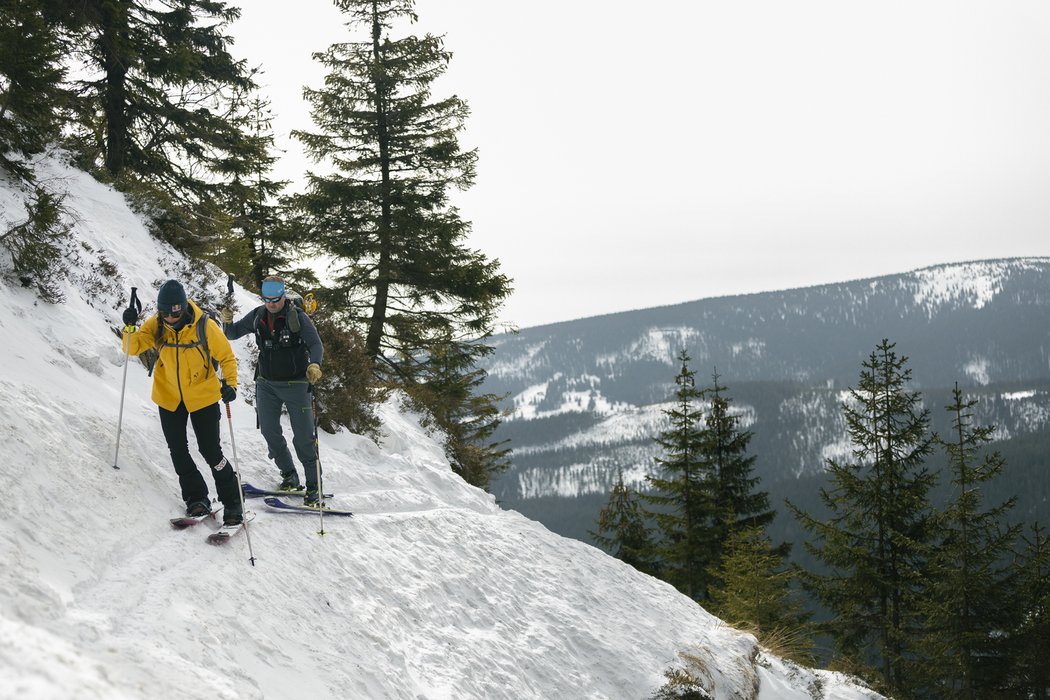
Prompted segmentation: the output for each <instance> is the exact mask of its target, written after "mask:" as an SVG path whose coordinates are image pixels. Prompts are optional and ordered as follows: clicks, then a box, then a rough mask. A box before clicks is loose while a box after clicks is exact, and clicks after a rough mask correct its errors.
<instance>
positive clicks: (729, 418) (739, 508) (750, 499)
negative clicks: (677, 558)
mask: <svg viewBox="0 0 1050 700" xmlns="http://www.w3.org/2000/svg"><path fill="white" fill-rule="evenodd" d="M725 392H726V387H724V386H722V385H720V384H719V382H718V373H717V372H716V373H715V374H714V375H713V376H712V383H711V386H709V387H707V388H706V389H705V390H704V395H705V396H707V397H709V398H710V401H711V408H710V410H709V411H708V414H707V417H706V418H705V419H704V428H703V430H702V431H701V433H700V450H701V454H702V455H703V460H704V463H705V467H704V470H705V471H706V472H707V473H709V474H710V475H711V477H712V478H711V479H710V481H709V482H708V484H709V488H710V491H711V505H712V511H711V518H712V520H713V526H714V531H713V535H714V540H713V542H712V552H711V559H712V562H714V563H715V565H716V566H717V563H718V561H719V560H720V559H721V556H722V547H723V546H724V544H725V542H726V541H727V540H728V539H729V538H730V537H731V536H732V535H733V533H735V532H737V531H739V530H741V529H744V528H752V527H760V528H765V527H766V526H767V525H768V524H769V523H771V522H772V521H773V518H774V516H775V515H776V512H775V511H773V510H772V509H771V508H770V506H769V494H768V493H767V492H765V491H759V490H757V487H758V484H759V481H760V479H759V478H758V477H756V476H753V472H754V465H755V459H756V457H755V456H754V455H750V456H749V455H748V454H747V449H748V445H749V444H750V443H751V438H752V436H753V434H752V433H751V431H749V430H741V429H740V417H739V416H737V415H733V414H732V413H731V412H730V410H729V407H730V403H731V402H732V399H730V398H729V396H728V395H726V393H725Z"/></svg>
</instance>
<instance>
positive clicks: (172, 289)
mask: <svg viewBox="0 0 1050 700" xmlns="http://www.w3.org/2000/svg"><path fill="white" fill-rule="evenodd" d="M185 310H186V290H185V289H183V288H182V285H181V284H179V282H178V280H168V281H167V282H165V283H164V284H162V285H160V292H159V293H158V294H157V311H159V312H160V313H162V314H171V315H175V314H181V313H182V312H183V311H185Z"/></svg>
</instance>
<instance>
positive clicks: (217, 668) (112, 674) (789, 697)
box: [0, 158, 881, 700]
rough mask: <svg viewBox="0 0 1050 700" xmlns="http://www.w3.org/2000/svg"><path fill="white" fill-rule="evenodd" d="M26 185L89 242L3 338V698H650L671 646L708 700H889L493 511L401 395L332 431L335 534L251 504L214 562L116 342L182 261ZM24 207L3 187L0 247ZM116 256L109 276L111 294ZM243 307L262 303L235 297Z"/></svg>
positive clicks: (11, 299) (82, 190)
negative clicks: (242, 528) (351, 427)
mask: <svg viewBox="0 0 1050 700" xmlns="http://www.w3.org/2000/svg"><path fill="white" fill-rule="evenodd" d="M37 176H38V177H39V178H40V179H41V181H43V182H45V183H47V185H48V187H49V188H52V189H54V190H55V191H56V192H58V193H62V194H66V195H68V196H67V197H66V198H65V199H64V201H63V207H64V209H65V211H66V212H67V217H66V221H67V223H69V224H70V225H71V228H72V235H73V237H74V239H75V240H74V243H73V250H74V253H73V254H71V255H70V256H68V259H67V263H68V265H69V266H70V272H71V273H72V275H71V278H70V279H65V280H62V281H61V282H59V283H58V287H59V289H60V291H61V292H62V293H63V294H64V295H65V298H66V302H65V303H62V304H45V303H42V302H40V301H39V299H37V297H36V296H35V295H34V294H33V292H32V291H31V290H28V289H24V288H22V287H21V286H20V285H19V284H18V282H17V281H12V280H10V279H8V278H7V277H4V276H0V307H2V308H3V309H4V310H5V313H4V314H2V315H0V329H3V330H5V331H7V332H8V333H9V334H11V335H12V336H14V337H15V338H16V340H15V342H8V343H3V344H2V345H0V396H3V401H0V425H3V426H4V433H3V438H4V439H2V440H0V483H3V484H4V495H5V512H4V517H3V518H2V519H0V561H2V562H3V563H4V566H2V567H0V591H3V598H2V602H0V698H32V699H34V700H50V699H59V698H62V699H65V698H77V700H153V699H154V698H178V697H184V696H186V695H191V696H194V697H196V696H200V697H208V698H215V699H216V700H235V699H241V698H243V699H246V700H247V699H249V698H250V699H252V700H261V699H262V698H271V699H273V698H315V699H317V700H326V699H327V698H333V699H335V698H339V699H342V698H377V699H378V698H383V699H389V700H407V699H409V698H411V699H412V700H452V699H455V700H461V699H466V700H470V699H474V698H477V699H482V698H484V699H486V700H487V699H489V698H514V699H515V700H541V699H542V700H546V699H548V698H569V697H586V698H589V699H591V700H619V699H620V698H641V697H648V696H649V695H650V694H651V693H652V691H653V690H655V688H656V687H657V686H659V685H660V684H661V683H662V682H663V680H664V679H663V676H662V674H663V671H664V670H665V669H667V668H668V667H670V666H672V665H677V654H678V652H683V651H684V652H689V653H692V654H694V655H696V656H697V657H698V658H699V659H700V660H701V664H702V666H703V669H704V672H705V674H706V675H707V676H708V678H709V680H710V686H711V692H712V695H713V696H714V697H716V698H730V697H744V696H748V697H750V696H751V695H752V694H753V690H754V688H755V684H756V683H757V684H758V686H759V689H758V693H757V700H808V699H809V698H811V697H812V696H811V693H810V690H811V688H812V687H815V686H818V685H819V686H820V687H822V688H823V691H824V696H823V697H825V698H827V700H878V698H880V697H881V696H878V695H876V694H875V693H873V692H871V691H868V690H866V689H864V688H862V687H860V686H858V685H856V684H854V683H852V682H850V681H849V680H848V679H846V678H844V677H842V676H841V675H839V674H836V673H829V672H823V671H819V672H818V671H810V670H806V669H800V668H798V667H795V666H788V665H786V664H784V663H783V662H781V661H780V660H779V659H777V658H775V657H771V656H769V655H768V654H765V653H763V654H761V655H760V656H758V657H757V658H756V657H755V656H754V655H753V652H755V651H756V650H755V648H754V646H755V640H754V638H753V637H751V636H750V635H745V634H742V633H740V632H737V631H736V630H734V629H733V628H731V627H729V626H728V625H726V624H725V623H724V622H722V621H721V620H718V619H717V618H715V617H713V616H711V615H710V614H708V613H707V612H706V611H704V610H703V609H702V608H701V607H700V606H698V605H696V604H695V603H694V602H692V601H691V600H690V599H689V598H687V597H686V596H683V595H681V594H680V593H678V592H677V591H675V590H674V588H672V587H671V586H670V585H668V584H666V583H663V582H661V581H658V580H657V579H655V578H652V577H650V576H646V575H643V574H640V573H638V572H636V571H635V570H634V569H632V568H631V567H629V566H627V565H626V564H623V563H622V562H620V561H617V560H615V559H613V558H612V557H609V556H607V555H605V554H603V553H602V552H601V551H599V550H598V549H596V548H594V547H591V546H588V545H586V544H583V543H581V542H577V541H575V540H570V539H566V538H563V537H560V536H558V535H556V534H554V533H552V532H550V531H549V530H547V529H546V528H545V527H543V526H542V525H540V524H539V523H536V522H533V521H531V520H527V519H526V518H524V517H523V516H521V515H519V514H518V513H514V512H512V511H504V510H501V509H500V508H499V507H498V506H497V505H496V503H495V501H494V499H493V497H492V495H491V494H487V493H485V492H483V491H481V490H480V489H476V488H474V487H472V486H469V485H467V484H466V483H465V482H464V481H462V480H461V479H460V478H459V477H457V476H456V475H455V474H454V473H453V472H452V469H451V468H450V467H449V464H448V460H447V458H446V457H445V456H444V450H443V448H442V446H441V444H440V443H439V442H438V441H436V440H435V438H434V437H433V436H431V435H430V434H429V431H426V430H424V429H423V428H422V427H420V426H419V424H418V422H417V421H416V420H415V419H414V418H412V416H411V415H406V414H404V413H402V412H401V410H400V409H399V405H400V402H399V401H398V400H397V399H396V398H394V399H391V401H389V402H388V403H386V404H385V405H384V406H382V407H381V409H380V415H381V419H382V425H383V432H384V434H385V437H384V440H383V444H382V446H376V445H375V444H373V443H372V442H370V441H369V440H367V439H366V438H363V437H361V436H358V435H353V434H351V433H349V432H347V431H345V430H343V431H340V432H339V433H336V434H328V433H325V432H323V431H322V432H321V434H320V436H319V440H320V454H321V458H322V460H323V465H324V479H325V482H324V484H325V487H326V489H327V490H330V491H332V492H334V493H335V497H334V498H333V499H332V501H331V502H332V504H333V506H338V507H342V508H349V509H351V510H353V511H354V513H355V516H354V517H353V518H352V519H351V518H335V517H331V516H329V517H326V518H325V519H324V523H323V526H324V529H325V532H326V533H327V534H326V535H325V536H324V537H319V536H318V535H317V534H316V533H317V531H318V528H319V526H320V525H321V523H319V520H318V518H317V517H316V516H315V515H313V514H308V515H301V514H298V513H287V512H285V513H280V512H273V511H271V510H269V509H268V508H267V507H266V506H265V505H262V504H260V503H258V502H257V501H249V502H248V516H249V518H250V519H249V529H248V531H247V535H250V540H251V552H252V553H253V554H254V557H255V559H256V565H255V566H254V567H253V566H251V565H250V564H249V562H248V557H249V550H248V546H249V541H248V537H247V536H246V534H240V535H238V536H237V537H236V538H235V539H233V540H231V541H230V542H228V543H227V544H225V545H223V546H221V547H212V546H209V545H207V544H205V541H204V540H205V536H206V534H209V533H210V532H211V531H212V529H213V528H214V527H215V526H214V525H213V524H207V523H205V524H201V525H198V526H197V527H194V528H191V529H189V530H186V531H183V532H176V531H173V530H172V529H171V528H170V527H169V525H168V522H167V520H168V518H170V517H173V516H177V515H181V514H182V510H183V504H182V501H181V498H180V497H179V488H178V479H177V477H176V475H175V472H174V469H173V468H172V466H171V459H170V457H169V455H168V451H167V449H166V448H165V447H164V443H163V438H162V437H161V430H160V423H159V421H158V419H157V408H156V406H155V405H154V404H153V402H152V401H151V400H150V398H149V397H150V385H151V381H152V380H151V378H150V377H148V376H147V374H146V370H145V368H144V367H143V366H142V365H141V364H140V363H139V362H138V361H137V360H136V359H134V358H132V360H131V361H130V363H128V364H127V365H125V357H124V355H123V354H122V353H121V352H120V341H119V339H118V338H117V337H115V336H114V335H113V333H112V330H113V328H114V327H116V326H118V325H119V324H120V321H119V316H120V309H121V308H122V307H123V305H124V304H126V303H127V302H126V299H127V293H128V287H129V286H132V285H134V286H137V287H138V288H139V290H140V292H141V295H142V300H143V302H144V306H145V308H146V310H147V312H148V311H150V310H152V308H153V304H154V303H155V300H156V290H157V284H156V281H157V280H158V279H163V278H164V277H165V276H167V275H168V274H171V270H173V269H186V268H187V267H188V265H189V262H188V261H187V260H186V259H185V258H184V257H183V256H182V255H181V254H179V253H177V252H176V251H174V250H172V248H171V247H170V246H168V245H166V244H163V243H161V242H160V241H158V240H156V239H154V238H152V237H151V236H150V235H149V233H148V231H147V229H146V227H145V226H144V224H143V222H142V220H141V218H140V217H139V216H138V215H136V214H135V213H133V212H132V211H131V210H130V209H128V207H127V202H126V200H125V198H124V197H123V196H122V195H121V194H119V193H118V192H116V191H114V190H113V189H112V188H111V187H108V186H105V185H101V184H99V183H97V182H95V181H94V180H92V179H91V177H90V176H88V175H87V174H85V173H82V172H78V171H76V170H74V169H72V168H71V167H70V166H69V165H67V164H64V163H63V162H62V159H61V158H58V159H47V158H44V159H43V162H42V163H41V164H40V165H39V167H38V169H37ZM25 198H26V193H25V192H24V191H23V190H21V189H19V188H16V187H12V186H11V185H10V184H9V183H6V182H5V181H3V180H2V179H0V230H6V228H7V227H9V226H11V225H12V224H13V223H15V222H17V221H20V220H22V219H23V217H24V216H25V207H24V202H25ZM103 260H105V261H108V263H109V264H111V265H112V266H113V267H114V268H115V270H116V272H115V273H114V274H111V275H107V276H106V278H105V279H100V278H99V274H98V269H99V267H98V266H99V264H100V263H101V262H102V261H103ZM158 260H159V261H163V262H165V263H166V264H168V265H170V268H169V269H168V270H162V269H160V268H159V267H158V263H157V261H158ZM189 291H190V294H191V297H194V296H196V295H197V294H196V293H197V292H198V291H199V290H196V289H194V288H193V287H192V286H191V287H190V288H189ZM236 300H237V302H238V303H239V304H240V305H241V307H240V308H242V309H243V308H247V307H248V306H249V305H254V304H257V303H258V299H257V297H255V296H254V295H251V294H249V293H247V292H246V291H244V290H243V289H237V291H236ZM252 345H253V343H251V342H250V341H245V340H241V341H235V342H234V343H233V347H234V351H235V352H236V354H237V356H238V361H239V364H240V368H241V371H240V378H241V382H242V383H241V385H240V386H239V389H240V391H239V392H238V394H239V395H238V398H237V400H236V401H234V402H233V403H232V404H231V408H230V411H231V412H230V413H229V414H228V416H229V418H228V420H227V419H224V420H223V421H222V422H223V425H222V429H221V439H222V443H223V450H224V453H225V454H226V456H227V457H232V458H234V460H235V463H236V465H237V467H238V469H239V471H240V474H241V476H242V477H243V479H244V480H245V481H248V482H250V483H253V484H255V485H257V486H274V485H276V483H277V479H278V473H277V469H276V467H274V465H273V463H272V462H271V461H270V460H269V459H268V458H267V456H266V455H267V450H266V445H265V443H264V442H263V440H262V438H261V437H260V436H259V432H258V430H257V429H256V427H255V413H254V412H253V411H252V409H251V406H250V405H248V404H247V403H246V402H245V400H244V399H245V396H246V395H248V394H249V393H250V391H251V389H250V388H249V386H250V385H251V383H252V382H251V381H250V378H249V377H245V374H247V372H246V371H245V368H246V367H247V366H248V364H249V363H248V360H249V357H250V355H251V353H252V350H251V347H252ZM125 368H126V369H125ZM246 385H249V386H246ZM122 388H123V389H124V391H123V393H122ZM121 407H122V409H123V412H122V413H121V412H120V408H121ZM118 415H120V416H121V433H120V451H119V466H120V469H119V470H115V469H113V468H112V465H113V462H114V459H115V456H116V454H117V453H116V449H115V445H116V428H117V422H118ZM287 427H288V426H287V423H286V424H285V429H286V433H285V434H286V435H288V434H289V433H288V432H287ZM230 429H233V430H234V431H235V434H236V446H234V445H233V443H232V442H231V440H230V437H231V436H230ZM191 445H194V447H192V448H191V454H192V455H193V457H194V459H195V460H196V462H197V465H198V466H200V467H203V465H202V462H201V460H200V457H199V455H197V454H196V447H195V442H194V441H193V440H192V439H191ZM300 469H301V467H300ZM205 471H206V469H205ZM205 479H206V481H207V482H208V485H209V489H210V491H211V494H212V495H214V489H212V480H211V478H210V477H208V476H206V477H205ZM523 553H527V555H523ZM756 678H757V680H756ZM187 689H189V691H188V692H187Z"/></svg>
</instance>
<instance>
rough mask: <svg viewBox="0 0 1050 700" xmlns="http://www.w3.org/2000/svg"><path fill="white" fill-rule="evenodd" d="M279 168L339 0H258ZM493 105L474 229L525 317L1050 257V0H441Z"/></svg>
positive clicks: (467, 198) (292, 157)
mask: <svg viewBox="0 0 1050 700" xmlns="http://www.w3.org/2000/svg"><path fill="white" fill-rule="evenodd" d="M243 4H244V5H245V7H244V9H243V13H242V18H241V20H239V21H238V22H237V23H236V25H234V27H233V33H234V36H235V38H236V44H235V46H234V47H233V53H234V54H235V55H237V56H241V57H245V58H248V59H249V61H250V62H251V63H253V64H262V65H263V67H264V69H265V70H266V71H267V75H265V76H264V77H263V79H262V82H263V84H264V85H265V93H266V94H267V95H268V96H269V97H270V98H271V99H272V100H273V108H274V111H275V112H276V114H277V119H276V123H275V128H276V130H277V135H278V138H279V139H280V143H281V144H282V145H283V146H285V147H286V148H288V149H289V150H288V152H287V155H286V156H285V158H284V159H283V162H282V164H281V166H280V167H281V169H280V170H279V171H278V174H279V175H281V176H282V177H285V178H289V179H297V178H299V177H300V175H301V173H302V172H303V171H304V170H305V169H306V168H307V167H308V163H307V161H306V160H305V159H303V157H302V156H301V154H299V153H298V146H297V144H295V143H292V142H290V141H289V140H288V139H287V134H288V132H289V131H290V130H291V129H293V128H306V129H309V128H312V124H311V122H310V120H309V112H308V109H307V107H306V105H305V103H303V101H302V99H301V88H302V86H303V85H304V84H310V85H311V86H318V85H319V84H320V81H321V78H322V75H323V73H322V71H321V70H320V68H319V66H318V65H317V64H316V63H315V62H313V61H312V60H311V59H310V54H311V53H312V52H314V51H322V50H324V49H325V48H327V46H328V45H329V44H331V43H333V42H337V41H345V40H348V39H351V38H352V37H351V35H350V34H349V33H348V32H347V30H346V29H345V28H344V27H343V26H342V21H343V15H342V14H341V13H339V12H338V10H336V9H335V7H334V5H332V3H331V2H329V1H328V0H300V2H297V3H296V9H295V10H294V11H289V10H288V9H287V7H283V6H282V5H281V4H280V3H243ZM416 9H417V12H418V13H419V15H420V24H419V27H420V29H419V31H420V32H422V31H430V32H432V33H435V34H445V36H446V46H447V48H449V49H450V50H451V51H452V52H453V54H454V55H453V59H452V63H451V64H450V67H449V70H448V73H447V75H446V78H445V79H444V81H443V82H442V83H441V85H440V86H439V88H438V91H437V92H438V96H444V95H446V94H449V93H453V92H454V93H456V94H458V95H459V96H460V97H462V98H463V99H465V100H466V101H467V102H468V104H469V105H470V106H471V109H472V115H471V118H470V121H469V123H468V125H467V129H466V131H465V132H464V134H463V135H462V138H461V145H462V146H463V147H464V148H472V147H477V148H478V149H479V151H480V163H479V169H478V178H477V184H476V185H475V186H474V187H473V188H472V189H471V190H469V191H468V192H467V193H465V194H463V195H461V196H458V197H457V198H456V201H457V204H458V206H459V207H460V210H461V214H462V215H463V217H464V218H465V219H466V220H468V221H471V222H472V223H473V234H472V236H471V239H470V244H471V245H472V246H473V247H476V248H478V249H480V250H482V251H483V252H484V253H485V254H486V255H488V256H489V257H492V258H498V259H499V260H500V261H501V263H502V265H503V270H504V272H505V273H506V274H508V275H509V276H511V277H512V278H513V279H514V286H515V293H514V295H513V296H512V297H511V298H510V299H509V301H508V303H507V304H506V307H505V313H504V319H505V320H506V321H508V322H511V323H514V324H517V325H520V326H532V325H538V324H542V323H547V322H553V321H559V320H568V319H573V318H580V317H585V316H591V315H596V314H602V313H609V312H615V311H623V310H628V309H635V308H645V307H650V306H656V305H661V304H671V303H679V302H684V301H690V300H693V299H698V298H704V297H711V296H719V295H724V294H738V293H749V292H759V291H767V290H771V289H782V288H791V287H799V286H806V285H810V284H819V283H825V282H837V281H843V280H848V279H856V278H861V277H868V276H874V275H881V274H892V273H896V272H904V271H907V270H912V269H915V268H919V267H923V266H926V265H933V264H937V263H942V262H955V261H963V260H972V259H981V258H995V257H1011V256H1021V255H1039V256H1041V255H1050V236H1047V235H1046V234H1047V228H1048V226H1047V224H1048V222H1050V196H1047V193H1048V192H1050V129H1048V127H1047V125H1048V124H1050V42H1048V41H1047V40H1046V36H1047V31H1046V30H1047V27H1048V26H1050V3H1046V2H1044V1H1043V0H1011V1H1010V2H1002V1H1001V0H943V1H942V0H938V1H932V0H908V1H907V2H904V1H896V0H894V1H890V2H879V3H872V2H865V3H860V2H853V1H845V0H801V1H795V2H790V3H788V2H783V0H750V1H746V0H745V1H739V2H737V1H732V2H730V1H729V0H722V1H720V2H711V1H709V0H695V1H692V2H684V1H678V2H670V1H668V0H654V1H653V2H650V3H648V4H647V5H644V7H643V6H641V5H639V4H638V3H628V2H622V1H620V0H534V1H533V2H529V3H517V4H515V5H509V4H507V3H500V2H492V0H455V1H454V2H452V1H449V0H443V1H442V0H420V1H419V2H417V4H416Z"/></svg>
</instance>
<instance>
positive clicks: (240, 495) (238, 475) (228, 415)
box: [222, 379, 255, 566]
mask: <svg viewBox="0 0 1050 700" xmlns="http://www.w3.org/2000/svg"><path fill="white" fill-rule="evenodd" d="M222 383H223V384H225V383H226V380H225V379H224V380H222ZM226 418H227V420H229V422H230V449H231V450H233V463H232V464H230V467H231V468H232V469H233V475H234V476H235V477H236V478H237V498H238V499H240V501H241V527H243V528H244V537H245V539H247V540H248V561H250V562H251V563H252V566H255V552H254V550H252V533H251V532H250V531H249V530H248V520H247V517H246V516H247V514H246V513H245V512H244V487H243V486H242V485H241V472H240V471H239V470H238V469H237V463H238V462H237V441H236V440H234V439H233V412H232V411H231V410H230V404H226Z"/></svg>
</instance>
